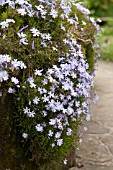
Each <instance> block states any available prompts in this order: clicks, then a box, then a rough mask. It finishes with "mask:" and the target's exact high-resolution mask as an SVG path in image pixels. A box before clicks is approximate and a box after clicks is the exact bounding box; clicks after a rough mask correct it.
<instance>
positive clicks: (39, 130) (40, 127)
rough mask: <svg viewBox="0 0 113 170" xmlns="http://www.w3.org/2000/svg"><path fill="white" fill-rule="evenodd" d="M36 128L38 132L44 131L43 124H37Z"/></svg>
mask: <svg viewBox="0 0 113 170" xmlns="http://www.w3.org/2000/svg"><path fill="white" fill-rule="evenodd" d="M35 128H36V130H37V131H38V132H43V126H41V125H40V124H37V125H36V126H35Z"/></svg>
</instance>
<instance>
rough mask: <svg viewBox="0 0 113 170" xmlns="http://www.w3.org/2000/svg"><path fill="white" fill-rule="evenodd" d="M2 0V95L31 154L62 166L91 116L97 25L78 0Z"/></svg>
mask: <svg viewBox="0 0 113 170" xmlns="http://www.w3.org/2000/svg"><path fill="white" fill-rule="evenodd" d="M0 5H1V6H0V14H1V17H0V53H1V54H0V96H1V98H2V99H3V98H4V96H5V97H8V96H9V97H11V98H12V104H13V105H14V107H15V109H14V110H15V111H14V110H13V113H11V114H12V119H13V124H14V126H13V128H15V131H16V135H17V136H16V137H15V138H19V146H20V147H21V148H23V150H24V151H25V155H26V157H27V158H28V160H29V161H31V162H33V164H35V165H36V167H37V168H38V169H40V170H43V169H46V170H47V169H49V170H50V169H53V167H54V169H55V167H56V169H57V170H58V167H57V165H58V164H59V165H60V163H61V162H62V161H63V160H64V164H66V163H67V160H66V159H65V157H66V156H67V154H68V152H69V150H70V149H71V148H72V146H75V148H77V145H78V143H79V142H80V141H81V139H80V136H79V133H78V127H79V125H81V126H82V118H83V117H85V119H86V120H87V121H89V120H90V118H91V114H90V111H89V104H90V90H91V88H92V87H93V77H94V74H93V70H94V63H95V61H96V58H95V56H96V51H95V50H96V45H95V44H94V40H95V35H96V32H97V30H98V27H97V25H96V23H95V21H94V19H93V18H90V17H89V13H90V12H89V10H88V9H86V8H84V7H83V6H82V5H81V4H80V3H79V2H75V3H72V2H68V1H65V0H55V1H51V0H46V1H44V0H37V1H30V0H15V1H10V0H8V1H4V0H3V1H1V2H0ZM86 129H87V128H86V127H84V130H86ZM13 140H14V139H13ZM23 164H24V163H23ZM24 167H25V168H26V165H25V166H24ZM19 168H21V167H19ZM26 169H28V167H27V168H26ZM31 169H32V168H31Z"/></svg>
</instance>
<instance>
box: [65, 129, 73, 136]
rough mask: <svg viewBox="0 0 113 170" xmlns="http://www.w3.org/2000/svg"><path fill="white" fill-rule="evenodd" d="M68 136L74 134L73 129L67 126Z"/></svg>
mask: <svg viewBox="0 0 113 170" xmlns="http://www.w3.org/2000/svg"><path fill="white" fill-rule="evenodd" d="M66 134H67V136H71V134H72V129H70V128H67V132H66Z"/></svg>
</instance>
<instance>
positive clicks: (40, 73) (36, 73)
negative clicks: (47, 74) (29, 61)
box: [34, 69, 43, 76]
mask: <svg viewBox="0 0 113 170" xmlns="http://www.w3.org/2000/svg"><path fill="white" fill-rule="evenodd" d="M42 71H43V70H37V69H36V70H35V73H34V74H35V75H36V76H37V75H38V76H41V75H42Z"/></svg>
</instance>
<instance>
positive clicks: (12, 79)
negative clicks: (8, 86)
mask: <svg viewBox="0 0 113 170" xmlns="http://www.w3.org/2000/svg"><path fill="white" fill-rule="evenodd" d="M11 81H12V82H13V83H14V84H18V83H19V81H18V79H17V78H16V77H11Z"/></svg>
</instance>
